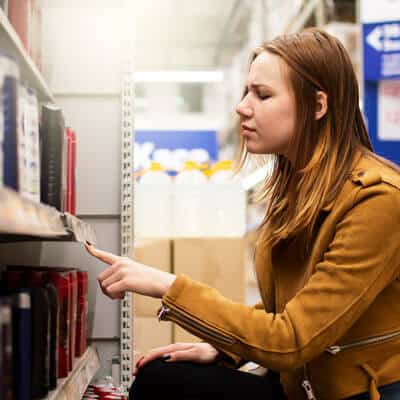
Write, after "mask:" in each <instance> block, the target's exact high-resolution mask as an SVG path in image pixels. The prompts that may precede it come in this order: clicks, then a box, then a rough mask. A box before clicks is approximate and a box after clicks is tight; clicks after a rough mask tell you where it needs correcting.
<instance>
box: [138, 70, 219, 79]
mask: <svg viewBox="0 0 400 400" xmlns="http://www.w3.org/2000/svg"><path fill="white" fill-rule="evenodd" d="M133 75H134V79H135V81H136V82H222V81H223V78H224V73H223V71H141V72H135V73H134V74H133Z"/></svg>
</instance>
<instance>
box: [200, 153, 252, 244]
mask: <svg viewBox="0 0 400 400" xmlns="http://www.w3.org/2000/svg"><path fill="white" fill-rule="evenodd" d="M208 192H209V193H210V196H211V197H212V198H213V199H214V201H213V203H212V206H211V207H210V211H209V218H208V219H207V220H208V222H209V227H208V231H209V235H210V236H214V237H240V236H243V235H244V234H245V232H246V192H245V190H244V189H243V187H242V185H241V183H240V181H239V179H236V178H235V177H234V174H233V163H232V161H230V160H224V161H220V162H219V163H217V164H216V165H215V166H214V169H213V172H212V175H211V176H210V182H209V190H208Z"/></svg>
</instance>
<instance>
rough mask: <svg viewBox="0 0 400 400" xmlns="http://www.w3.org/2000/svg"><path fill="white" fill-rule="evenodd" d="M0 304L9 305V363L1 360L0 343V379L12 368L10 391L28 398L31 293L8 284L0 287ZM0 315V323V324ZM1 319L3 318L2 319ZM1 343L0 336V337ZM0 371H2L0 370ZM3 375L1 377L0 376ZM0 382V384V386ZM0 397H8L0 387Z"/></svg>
mask: <svg viewBox="0 0 400 400" xmlns="http://www.w3.org/2000/svg"><path fill="white" fill-rule="evenodd" d="M1 304H3V305H9V306H10V307H11V314H12V352H13V356H12V362H11V360H9V361H8V360H6V359H5V354H2V351H1V349H2V346H1V344H0V382H3V383H4V372H5V371H6V370H7V369H9V368H11V367H12V376H13V377H16V376H17V377H18V380H16V379H13V381H12V393H13V394H14V396H15V399H17V400H19V399H21V400H22V399H24V400H25V399H26V400H28V399H31V373H32V372H31V371H32V364H31V360H32V359H31V347H32V346H31V338H32V320H31V295H30V293H29V290H28V289H11V288H9V287H7V288H4V287H1V288H0V307H1ZM1 319H2V318H1V317H0V325H1V322H2V321H1ZM3 322H4V321H3ZM1 331H2V329H1V328H0V337H1V335H2V332H1ZM0 342H1V338H0ZM2 371H3V372H2ZM2 375H3V376H2ZM1 385H2V384H1V383H0V386H1ZM0 396H2V397H0V398H1V399H3V398H5V399H8V398H9V397H7V395H5V394H4V393H3V394H2V391H1V389H0Z"/></svg>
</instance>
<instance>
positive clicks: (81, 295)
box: [75, 271, 88, 357]
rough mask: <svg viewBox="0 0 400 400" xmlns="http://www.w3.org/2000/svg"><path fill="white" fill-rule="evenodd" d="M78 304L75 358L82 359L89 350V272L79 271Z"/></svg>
mask: <svg viewBox="0 0 400 400" xmlns="http://www.w3.org/2000/svg"><path fill="white" fill-rule="evenodd" d="M77 278H78V303H77V322H76V345H75V357H81V356H82V355H83V353H84V352H85V350H86V348H87V315H88V298H87V296H88V272H87V271H77Z"/></svg>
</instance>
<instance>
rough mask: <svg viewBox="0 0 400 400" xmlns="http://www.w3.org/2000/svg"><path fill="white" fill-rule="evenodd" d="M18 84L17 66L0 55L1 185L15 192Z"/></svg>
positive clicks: (16, 175) (16, 181)
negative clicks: (0, 90) (1, 102)
mask: <svg viewBox="0 0 400 400" xmlns="http://www.w3.org/2000/svg"><path fill="white" fill-rule="evenodd" d="M18 84H19V67H18V64H17V63H16V61H15V60H14V59H12V58H11V57H10V56H9V55H7V54H3V53H0V85H1V87H2V93H1V95H2V98H3V104H2V106H3V107H2V110H3V113H2V117H3V119H2V127H3V131H2V136H3V138H2V141H3V147H2V150H3V152H4V154H3V183H4V185H5V186H8V187H10V188H12V189H14V190H16V191H18V189H19V182H18V156H17V154H18V142H17V138H18V134H17V131H18V128H17V127H18Z"/></svg>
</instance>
